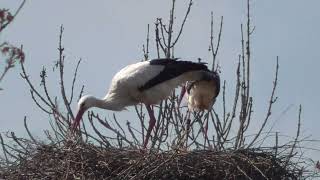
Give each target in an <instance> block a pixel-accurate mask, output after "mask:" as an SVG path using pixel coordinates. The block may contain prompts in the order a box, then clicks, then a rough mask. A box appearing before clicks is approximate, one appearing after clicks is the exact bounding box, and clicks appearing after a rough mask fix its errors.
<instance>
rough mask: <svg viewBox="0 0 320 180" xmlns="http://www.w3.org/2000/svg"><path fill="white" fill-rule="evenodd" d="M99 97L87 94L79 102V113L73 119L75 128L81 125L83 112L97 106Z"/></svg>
mask: <svg viewBox="0 0 320 180" xmlns="http://www.w3.org/2000/svg"><path fill="white" fill-rule="evenodd" d="M96 101H97V99H96V98H95V97H93V96H91V95H85V96H83V97H81V98H80V100H79V102H78V113H77V115H76V118H75V119H74V121H73V125H72V128H73V129H75V128H77V127H78V126H79V125H80V120H81V118H82V116H83V114H84V113H85V112H86V111H87V110H88V109H89V108H91V107H93V106H95V104H96Z"/></svg>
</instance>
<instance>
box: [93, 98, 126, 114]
mask: <svg viewBox="0 0 320 180" xmlns="http://www.w3.org/2000/svg"><path fill="white" fill-rule="evenodd" d="M95 106H96V107H98V108H102V109H108V110H112V111H121V110H123V109H124V107H123V106H122V105H121V104H119V103H118V102H117V101H114V100H113V99H111V98H108V97H105V98H103V99H96V102H95Z"/></svg>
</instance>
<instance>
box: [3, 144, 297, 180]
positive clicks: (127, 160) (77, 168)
mask: <svg viewBox="0 0 320 180" xmlns="http://www.w3.org/2000/svg"><path fill="white" fill-rule="evenodd" d="M285 159H286V158H285V157H283V158H281V157H276V156H275V155H274V152H272V151H271V149H270V150H269V151H262V150H261V149H260V150H259V149H246V150H237V151H232V150H226V151H209V150H194V151H183V150H172V151H168V152H161V153H152V152H142V151H141V150H137V149H116V148H107V149H106V148H101V147H97V146H95V145H92V144H75V143H67V144H65V145H63V146H58V145H41V146H39V147H38V148H37V149H36V150H35V151H34V153H31V154H29V155H28V157H21V160H20V161H19V162H18V163H17V164H15V165H11V166H6V167H2V168H1V169H0V178H4V179H166V180H168V179H169V180H170V179H198V180H199V179H202V180H205V179H210V180H212V179H219V180H220V179H298V177H299V176H300V172H299V171H297V170H296V169H295V168H293V166H291V165H290V164H289V165H288V164H287V163H285Z"/></svg>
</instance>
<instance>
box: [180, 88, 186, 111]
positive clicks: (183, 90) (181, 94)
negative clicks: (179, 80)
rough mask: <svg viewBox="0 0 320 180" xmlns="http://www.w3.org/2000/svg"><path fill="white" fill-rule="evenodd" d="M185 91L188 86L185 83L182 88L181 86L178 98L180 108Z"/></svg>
mask: <svg viewBox="0 0 320 180" xmlns="http://www.w3.org/2000/svg"><path fill="white" fill-rule="evenodd" d="M185 93H186V86H185V85H184V86H182V88H181V92H180V96H179V99H178V108H179V107H180V104H181V101H182V98H183V96H184V94H185Z"/></svg>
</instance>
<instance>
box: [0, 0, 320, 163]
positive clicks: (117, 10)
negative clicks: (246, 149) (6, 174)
mask: <svg viewBox="0 0 320 180" xmlns="http://www.w3.org/2000/svg"><path fill="white" fill-rule="evenodd" d="M251 2H252V23H253V25H254V26H255V31H254V34H253V37H252V63H253V65H252V66H253V70H252V88H253V89H252V92H253V95H254V97H255V98H254V102H255V104H256V107H255V108H254V114H255V116H254V120H253V123H252V127H251V131H252V133H254V132H255V130H256V129H257V128H258V127H259V125H260V124H261V123H262V121H263V119H264V116H265V114H266V111H267V103H268V99H269V96H270V93H271V88H272V87H271V85H272V81H273V77H274V71H275V60H276V56H279V59H280V72H279V84H278V85H279V86H278V89H277V92H276V94H277V96H278V97H279V99H278V102H277V104H276V105H275V106H274V109H273V116H272V117H271V123H272V122H275V126H274V131H280V132H281V133H282V134H284V135H288V136H294V135H295V132H296V126H297V123H296V122H297V116H298V106H299V104H302V106H303V114H302V135H303V136H309V135H312V137H311V138H313V139H320V132H319V127H320V121H319V120H318V119H319V118H318V117H320V111H319V110H320V109H319V105H318V104H319V102H320V96H319V95H318V94H317V92H320V85H319V80H318V77H319V76H318V74H317V73H318V68H319V66H320V62H319V59H320V54H319V43H320V35H319V32H320V23H319V21H318V20H319V19H320V11H319V10H318V7H320V2H319V1H318V0H308V1H300V0H282V1H278V0H268V1H251ZM19 3H20V1H18V0H16V1H12V0H1V2H0V7H5V8H9V9H11V10H12V11H13V10H15V9H16V8H17V7H18V6H19ZM170 5H171V3H170V0H162V1H159V0H158V1H156V0H140V1H137V0H121V1H119V0H109V1H103V0H96V1H78V0H69V1H63V0H55V1H49V0H32V1H28V2H27V3H26V4H25V6H24V8H23V9H22V10H21V12H20V14H19V16H18V17H17V19H16V20H15V21H14V23H12V24H11V25H10V26H9V27H8V28H7V30H5V31H4V32H3V33H2V34H0V40H1V41H8V42H10V43H12V44H15V45H20V44H23V45H24V50H25V52H26V62H25V66H26V68H27V69H28V72H29V74H30V76H31V77H32V80H33V81H34V82H35V84H39V83H40V82H39V72H40V70H41V69H42V66H46V67H47V69H48V70H49V72H50V73H49V74H48V76H49V80H50V82H49V87H50V91H51V92H52V93H53V94H58V93H59V88H58V87H56V84H57V77H56V75H55V74H54V73H52V72H51V69H52V66H53V63H54V61H55V60H56V59H57V58H58V53H57V50H56V49H57V45H58V33H59V27H60V25H61V24H63V25H64V27H65V33H64V46H65V49H66V50H65V53H66V56H67V64H66V77H70V78H69V80H67V82H70V81H71V75H72V73H73V69H74V66H75V64H76V60H77V59H79V58H82V59H83V62H82V65H81V66H80V75H79V79H78V83H77V86H78V87H80V86H81V85H82V84H85V85H86V88H85V92H86V93H89V94H93V95H95V96H98V97H103V96H104V94H105V93H106V92H107V90H108V86H109V83H110V81H111V78H112V76H113V75H114V74H115V73H116V72H117V71H118V70H119V69H121V68H122V67H124V66H125V65H127V64H131V63H134V62H137V61H139V60H140V59H142V58H143V53H142V44H143V43H144V42H145V36H146V28H147V24H150V26H151V31H150V32H151V33H153V32H154V31H153V27H154V22H155V19H156V18H157V17H163V18H164V19H167V18H168V12H169V7H170ZM186 7H187V2H186V1H181V0H180V1H178V4H177V14H176V16H177V21H178V22H180V20H181V18H182V17H183V14H184V12H185V10H186ZM211 11H213V13H214V16H215V18H214V21H215V27H216V31H217V27H218V23H219V19H220V16H224V28H223V35H222V42H221V47H220V51H219V55H218V60H219V62H220V64H221V67H222V74H221V77H222V79H223V80H227V85H228V87H229V88H228V89H227V91H228V92H230V93H229V95H231V96H229V98H227V99H230V100H231V99H232V98H233V89H232V88H233V87H234V86H233V82H234V77H235V67H236V63H237V57H238V54H239V53H240V50H241V46H240V40H241V36H240V24H241V23H245V13H246V9H245V1H244V0H243V1H231V0H202V1H195V2H194V5H193V7H192V10H191V13H190V17H189V18H188V21H187V23H186V26H185V31H184V32H183V34H182V37H181V38H182V39H181V41H180V42H179V44H178V45H177V48H176V49H175V51H176V52H175V55H176V56H177V57H182V58H185V59H188V60H196V59H197V58H198V57H201V58H202V59H210V58H211V57H210V53H209V52H208V45H209V33H210V12H211ZM179 24H180V23H179ZM151 39H152V40H153V39H154V36H153V34H152V36H151ZM151 57H156V56H155V51H154V44H152V46H151ZM2 67H3V63H1V64H0V70H1V71H2ZM19 72H20V69H19V68H16V69H14V70H12V71H10V72H9V74H8V75H7V76H6V77H5V79H4V81H3V82H2V83H1V87H2V88H3V89H4V91H0V102H1V103H0V114H1V120H0V121H1V127H0V132H4V131H8V130H14V131H16V132H17V133H18V134H23V117H24V116H25V115H26V116H27V117H28V120H29V126H30V129H32V131H33V132H34V133H36V134H39V136H40V133H41V131H42V129H45V128H48V127H49V126H48V117H47V116H45V115H44V114H43V113H41V112H39V110H38V109H37V107H36V105H35V104H34V103H33V102H32V100H31V98H30V95H29V89H28V87H27V85H26V83H25V82H24V81H23V80H22V79H21V77H20V75H19ZM78 90H79V89H78ZM228 92H227V94H228ZM219 100H220V103H221V99H218V102H217V103H218V105H217V106H219ZM74 107H75V109H76V106H74ZM103 113H105V114H106V115H110V114H111V113H109V112H106V111H105V112H103ZM119 115H120V116H123V117H124V118H128V117H129V116H128V113H127V112H124V113H120V114H119ZM271 123H270V124H271ZM309 146H314V147H315V148H317V147H318V148H319V144H309ZM314 154H315V155H317V157H318V159H319V158H320V154H319V153H314Z"/></svg>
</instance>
